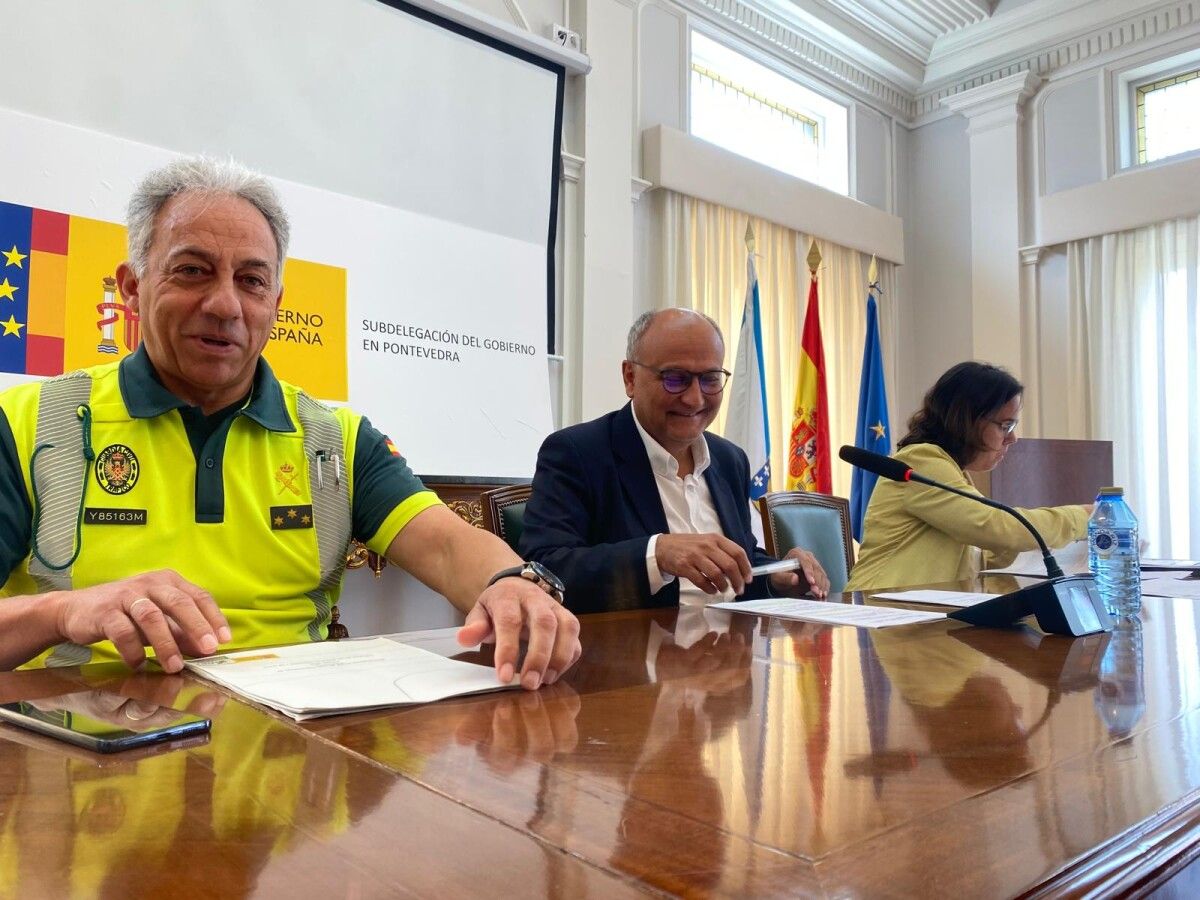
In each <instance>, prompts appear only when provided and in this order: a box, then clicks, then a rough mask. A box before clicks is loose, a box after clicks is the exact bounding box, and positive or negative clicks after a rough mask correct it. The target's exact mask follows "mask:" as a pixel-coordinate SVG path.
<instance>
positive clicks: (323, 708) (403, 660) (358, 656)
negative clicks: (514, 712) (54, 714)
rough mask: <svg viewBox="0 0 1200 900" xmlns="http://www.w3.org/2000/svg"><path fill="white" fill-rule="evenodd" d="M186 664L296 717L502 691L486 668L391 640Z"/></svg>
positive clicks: (270, 651)
mask: <svg viewBox="0 0 1200 900" xmlns="http://www.w3.org/2000/svg"><path fill="white" fill-rule="evenodd" d="M187 667H188V668H189V669H191V670H192V671H193V672H195V673H196V674H198V675H202V676H204V677H205V678H208V679H209V680H211V681H215V682H216V683H217V684H220V685H224V686H225V687H227V688H229V689H230V690H231V691H234V692H235V693H237V694H240V695H242V696H243V697H247V698H249V699H251V700H256V701H258V702H259V703H263V704H265V705H267V706H270V707H272V708H274V709H277V710H279V711H280V712H282V713H285V714H287V715H289V716H291V717H292V718H293V719H297V720H303V719H312V718H316V717H317V716H329V715H335V714H340V713H350V712H360V711H362V710H368V709H381V708H384V707H388V706H404V705H406V704H411V703H430V702H432V701H434V700H442V699H445V698H446V697H457V696H460V695H462V694H476V693H481V692H484V691H495V690H501V689H503V688H505V687H514V686H516V685H517V684H518V681H517V680H516V677H515V676H514V679H513V683H512V684H511V685H501V684H498V683H497V682H496V672H495V670H494V669H492V668H490V667H487V666H477V665H474V664H473V663H465V662H460V661H458V660H454V659H446V658H445V657H443V656H438V655H437V654H436V653H430V652H429V651H427V650H422V649H420V648H419V647H411V646H408V645H407V644H400V643H397V642H396V641H392V640H388V639H387V638H373V639H370V640H362V641H337V642H334V641H325V642H323V643H319V644H294V645H292V646H289V647H272V648H262V649H253V650H239V651H237V652H235V653H223V654H221V655H219V656H207V657H204V658H203V659H192V660H188V662H187Z"/></svg>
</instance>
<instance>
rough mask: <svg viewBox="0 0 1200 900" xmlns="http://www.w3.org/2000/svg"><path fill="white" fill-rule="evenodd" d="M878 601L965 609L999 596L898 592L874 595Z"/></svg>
mask: <svg viewBox="0 0 1200 900" xmlns="http://www.w3.org/2000/svg"><path fill="white" fill-rule="evenodd" d="M871 596H872V597H874V598H876V599H877V600H899V601H901V602H903V603H927V604H929V605H931V606H957V607H958V608H959V609H964V608H966V607H968V606H974V605H975V604H976V603H982V602H983V601H984V600H991V599H992V598H993V597H999V596H1000V595H999V594H979V593H970V592H968V591H896V592H894V593H887V594H872V595H871Z"/></svg>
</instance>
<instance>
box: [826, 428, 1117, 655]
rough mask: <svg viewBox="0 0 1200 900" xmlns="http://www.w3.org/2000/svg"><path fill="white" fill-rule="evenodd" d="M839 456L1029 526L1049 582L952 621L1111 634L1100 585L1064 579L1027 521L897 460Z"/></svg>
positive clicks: (856, 450)
mask: <svg viewBox="0 0 1200 900" xmlns="http://www.w3.org/2000/svg"><path fill="white" fill-rule="evenodd" d="M838 456H840V457H841V458H842V460H844V461H845V462H848V463H850V465H852V466H855V467H856V468H859V469H862V470H863V471H864V472H871V473H872V474H875V475H878V476H880V477H881V478H887V479H890V480H892V481H908V482H912V481H915V482H917V483H919V484H925V485H928V486H929V487H933V488H937V489H938V490H942V491H949V492H950V493H951V494H957V495H958V496H960V497H966V498H967V499H968V500H974V501H975V502H976V503H982V504H984V505H985V506H990V507H992V508H993V509H999V510H1002V511H1003V512H1006V513H1008V514H1009V515H1010V516H1013V517H1014V518H1015V519H1016V520H1017V521H1018V522H1020V523H1021V524H1022V525H1024V526H1025V527H1026V528H1027V529H1028V530H1029V533H1030V534H1032V535H1033V537H1034V540H1036V541H1037V544H1038V547H1039V548H1040V549H1041V551H1042V559H1043V560H1044V561H1045V564H1046V575H1047V576H1048V577H1047V580H1046V581H1044V582H1042V583H1041V584H1036V585H1034V586H1032V587H1027V588H1022V589H1020V590H1018V591H1013V592H1012V593H1009V594H1003V595H1001V596H999V597H995V598H993V599H991V600H985V601H984V602H983V603H977V604H975V605H974V606H968V607H966V608H964V609H961V610H956V611H955V612H952V613H949V617H950V618H952V619H958V620H960V621H963V622H969V623H971V624H973V625H1012V624H1014V623H1015V622H1016V621H1017V620H1018V619H1023V618H1025V617H1026V616H1028V615H1030V614H1035V615H1037V619H1038V625H1040V626H1041V628H1042V630H1043V631H1047V632H1049V633H1051V634H1070V635H1081V634H1091V633H1092V632H1096V631H1111V630H1112V628H1113V622H1112V618H1111V617H1110V616H1109V614H1108V611H1107V610H1106V609H1105V608H1104V601H1103V599H1102V598H1101V597H1100V592H1099V591H1098V590H1097V589H1096V582H1095V580H1094V579H1093V578H1092V576H1091V575H1072V576H1065V575H1063V570H1062V567H1061V566H1059V564H1058V560H1056V559H1055V558H1054V554H1052V553H1051V552H1050V548H1049V547H1047V546H1046V541H1045V540H1044V539H1043V538H1042V536H1041V535H1040V534H1038V531H1037V529H1036V528H1034V527H1033V525H1032V524H1031V523H1030V521H1029V520H1028V519H1026V518H1025V517H1024V516H1023V515H1021V514H1020V513H1019V512H1017V511H1016V510H1015V509H1013V508H1012V507H1011V506H1006V505H1004V504H1003V503H1000V502H998V501H996V500H992V499H991V498H990V497H983V496H980V495H979V494H970V493H968V492H966V491H961V490H959V489H958V488H954V487H950V485H948V484H942V483H941V482H939V481H934V480H933V479H932V478H926V477H925V476H924V475H920V474H918V473H916V472H914V471H913V470H912V469H911V468H910V467H909V466H906V465H905V464H904V463H902V462H901V461H900V460H898V459H893V458H892V457H890V456H881V455H880V454H878V453H872V452H871V451H869V450H863V449H862V448H861V447H853V446H850V445H847V446H844V447H842V449H841V450H839V451H838Z"/></svg>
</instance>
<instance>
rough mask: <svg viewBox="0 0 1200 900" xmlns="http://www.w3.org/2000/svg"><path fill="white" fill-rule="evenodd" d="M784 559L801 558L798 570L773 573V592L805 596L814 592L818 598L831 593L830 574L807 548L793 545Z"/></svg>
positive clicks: (785, 595) (783, 595) (782, 595)
mask: <svg viewBox="0 0 1200 900" xmlns="http://www.w3.org/2000/svg"><path fill="white" fill-rule="evenodd" d="M784 559H798V560H800V571H798V572H776V573H775V574H774V575H771V576H770V578H771V592H772V593H773V594H775V595H776V596H780V597H803V596H804V595H805V594H806V593H808V594H812V595H813V596H814V597H816V598H817V599H818V600H823V599H824V598H825V597H827V596H828V595H829V576H828V575H826V574H825V570H824V569H823V568H821V564H820V563H819V562H817V558H816V557H815V556H813V555H812V554H811V553H809V552H808V551H807V550H801V549H800V548H799V547H793V548H792V549H791V550H789V551H788V553H787V556H785V557H784Z"/></svg>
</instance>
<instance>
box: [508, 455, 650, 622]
mask: <svg viewBox="0 0 1200 900" xmlns="http://www.w3.org/2000/svg"><path fill="white" fill-rule="evenodd" d="M599 481H600V479H598V478H596V477H594V473H593V472H592V471H590V470H589V467H588V465H587V462H586V460H585V458H584V456H583V454H582V453H581V452H580V450H579V448H578V447H577V446H576V445H575V444H574V442H572V441H571V439H570V437H568V436H566V435H564V434H563V433H562V432H558V433H556V434H552V435H550V437H548V438H546V440H545V442H544V443H543V444H542V447H541V449H540V450H539V451H538V460H537V470H536V471H535V472H534V476H533V493H532V495H531V496H530V498H529V503H528V505H527V506H526V507H525V528H524V531H523V532H522V534H521V544H520V552H521V555H522V556H524V557H525V558H526V559H532V560H536V561H538V562H540V563H542V564H543V565H545V566H547V567H548V568H549V569H550V571H552V572H554V574H555V575H557V576H558V577H559V578H561V579H562V581H563V584H564V585H565V586H566V589H567V596H566V605H567V607H568V608H569V609H571V610H572V611H573V612H577V613H583V612H600V611H603V610H607V609H617V608H630V607H634V606H637V605H639V603H637V602H635V601H636V598H641V597H647V596H649V594H650V579H649V576H648V575H647V574H646V544H647V542H648V541H649V536H648V535H647V536H640V537H634V538H630V539H627V540H621V541H616V542H610V543H598V542H595V541H593V537H594V536H595V535H596V534H598V533H600V528H601V526H600V517H602V516H604V515H606V514H607V513H608V512H609V510H610V507H611V500H612V498H604V497H601V496H598V495H599V494H600V493H601V491H600V487H599ZM606 499H607V500H608V501H609V502H605V501H606Z"/></svg>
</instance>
